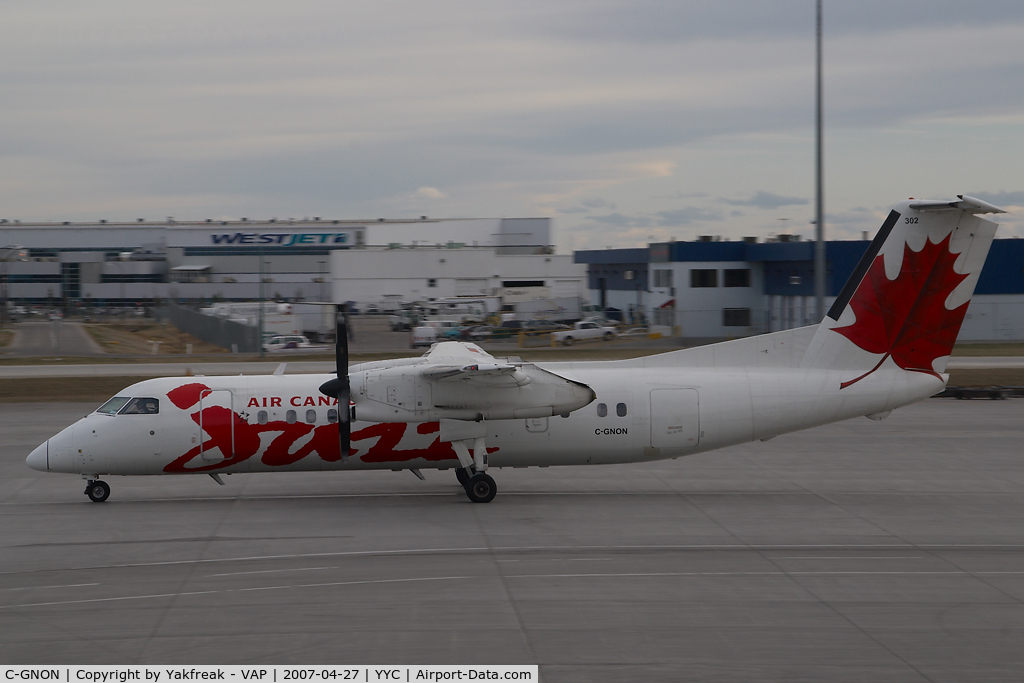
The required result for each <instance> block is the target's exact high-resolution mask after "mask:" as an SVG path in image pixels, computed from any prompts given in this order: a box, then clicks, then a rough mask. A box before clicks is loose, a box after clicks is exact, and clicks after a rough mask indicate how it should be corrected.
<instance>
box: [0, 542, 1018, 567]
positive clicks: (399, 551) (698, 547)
mask: <svg viewBox="0 0 1024 683" xmlns="http://www.w3.org/2000/svg"><path fill="white" fill-rule="evenodd" d="M164 540H165V541H172V540H175V539H164ZM158 542H161V541H154V543H158ZM888 549H893V550H904V551H906V550H930V551H947V552H955V551H963V550H1024V544H1010V543H1006V544H998V543H997V544H974V545H972V544H955V543H950V544H934V543H933V544H927V543H915V544H911V543H900V544H895V543H893V544H878V543H876V544H864V545H842V544H790V543H780V544H778V545H770V544H759V543H752V544H749V545H743V544H739V543H723V544H695V545H551V546H495V547H461V548H460V547H456V548H396V549H392V550H345V551H339V552H329V553H326V552H325V553H292V554H287V555H250V556H242V557H219V558H203V559H195V560H165V561H162V562H132V563H126V564H109V565H92V566H85V567H65V568H60V567H58V568H54V567H49V568H48V570H49V571H91V570H95V569H132V568H138V567H167V566H175V565H189V564H215V563H225V562H256V561H263V560H294V559H307V558H312V557H321V558H322V557H392V556H394V557H397V556H402V555H431V554H438V555H440V554H453V555H454V554H462V553H479V552H486V553H496V552H502V553H506V552H566V551H569V552H580V551H584V550H587V551H592V550H600V551H604V552H609V551H630V552H635V551H645V550H646V551H666V550H668V551H683V550H685V551H737V550H740V551H751V552H771V551H773V550H876V551H879V550H888ZM24 573H26V572H23V571H8V572H0V576H8V575H11V574H24Z"/></svg>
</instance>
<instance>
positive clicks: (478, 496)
mask: <svg viewBox="0 0 1024 683" xmlns="http://www.w3.org/2000/svg"><path fill="white" fill-rule="evenodd" d="M496 493H498V485H497V484H495V483H494V480H493V479H491V477H490V475H488V474H484V473H483V472H479V473H477V474H474V475H473V476H472V477H470V478H469V483H468V484H466V495H467V496H469V499H470V500H471V501H473V502H474V503H490V502H491V501H492V500H494V496H495V494H496Z"/></svg>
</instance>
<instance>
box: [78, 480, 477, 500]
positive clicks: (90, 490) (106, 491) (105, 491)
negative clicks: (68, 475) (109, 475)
mask: <svg viewBox="0 0 1024 683" xmlns="http://www.w3.org/2000/svg"><path fill="white" fill-rule="evenodd" d="M85 495H87V496H89V500H91V501H92V502H94V503H102V502H103V501H105V500H106V499H107V498H109V497H110V485H109V484H107V482H105V481H100V480H99V479H90V480H89V481H88V483H87V484H86V485H85ZM492 498H493V496H492Z"/></svg>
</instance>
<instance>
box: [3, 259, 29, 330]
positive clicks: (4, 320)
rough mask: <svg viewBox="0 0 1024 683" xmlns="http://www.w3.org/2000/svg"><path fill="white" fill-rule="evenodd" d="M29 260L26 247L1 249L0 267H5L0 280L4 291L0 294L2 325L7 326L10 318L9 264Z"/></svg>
mask: <svg viewBox="0 0 1024 683" xmlns="http://www.w3.org/2000/svg"><path fill="white" fill-rule="evenodd" d="M27 259H28V254H26V252H25V247H22V246H20V245H15V246H8V247H4V248H3V249H0V266H2V267H3V277H2V278H0V287H2V289H3V291H2V292H0V299H2V302H0V306H2V308H0V323H2V324H4V325H6V324H7V321H8V320H9V318H8V312H7V262H8V261H25V260H27Z"/></svg>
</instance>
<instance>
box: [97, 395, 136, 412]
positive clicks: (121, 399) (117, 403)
mask: <svg viewBox="0 0 1024 683" xmlns="http://www.w3.org/2000/svg"><path fill="white" fill-rule="evenodd" d="M130 400H131V398H130V397H128V396H115V397H114V398H112V399H110V400H109V401H107V402H106V403H104V404H103V405H101V406H100V407H99V408H97V409H96V412H97V413H106V414H107V415H115V414H116V413H117V411H119V410H121V408H124V404H125V403H127V402H128V401H130Z"/></svg>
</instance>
